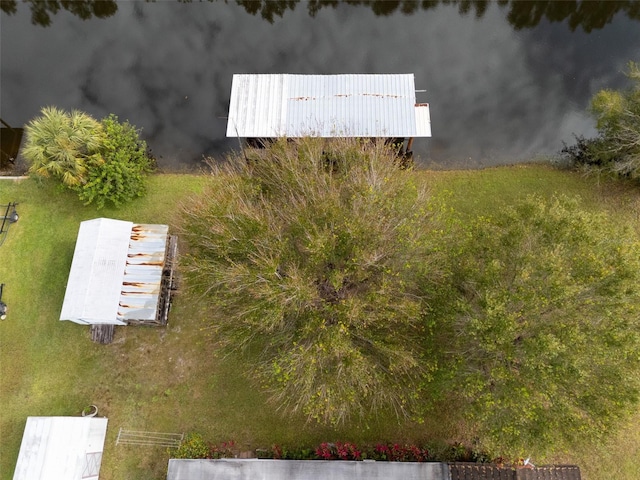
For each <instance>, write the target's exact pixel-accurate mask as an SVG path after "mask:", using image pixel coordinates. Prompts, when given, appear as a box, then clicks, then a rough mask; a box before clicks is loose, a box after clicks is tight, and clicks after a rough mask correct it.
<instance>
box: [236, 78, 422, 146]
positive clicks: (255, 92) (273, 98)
mask: <svg viewBox="0 0 640 480" xmlns="http://www.w3.org/2000/svg"><path fill="white" fill-rule="evenodd" d="M305 136H311V137H373V138H414V137H430V136H431V118H430V113H429V105H428V104H426V103H417V102H416V89H415V81H414V75H413V74H412V73H410V74H384V75H371V74H353V75H352V74H349V75H290V74H273V75H272V74H236V75H234V76H233V83H232V86H231V101H230V106H229V120H228V123H227V137H239V138H276V137H288V138H295V137H305Z"/></svg>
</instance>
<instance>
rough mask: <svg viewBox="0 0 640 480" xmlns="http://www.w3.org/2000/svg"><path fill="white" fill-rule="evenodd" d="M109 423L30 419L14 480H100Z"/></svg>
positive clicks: (93, 419)
mask: <svg viewBox="0 0 640 480" xmlns="http://www.w3.org/2000/svg"><path fill="white" fill-rule="evenodd" d="M106 434H107V419H106V418H96V417H28V418H27V424H26V426H25V428H24V434H23V436H22V444H21V445H20V453H19V454H18V462H17V464H16V469H15V472H14V475H13V480H80V479H82V480H97V479H98V475H99V473H100V464H101V462H102V451H103V449H104V439H105V437H106Z"/></svg>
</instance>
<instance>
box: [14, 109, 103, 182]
mask: <svg viewBox="0 0 640 480" xmlns="http://www.w3.org/2000/svg"><path fill="white" fill-rule="evenodd" d="M41 114H42V115H41V116H39V117H36V118H34V119H33V120H31V121H30V122H29V123H28V124H27V125H26V126H25V129H24V130H25V145H24V148H23V150H22V154H23V156H24V158H25V159H26V160H27V161H28V162H29V163H30V167H29V172H30V173H32V174H35V175H39V176H41V177H53V178H55V179H56V180H59V181H61V182H62V184H63V185H65V186H67V187H69V188H74V187H76V186H79V185H82V184H84V183H85V182H86V181H87V175H88V173H89V171H90V169H91V167H92V166H93V165H95V164H96V163H98V162H99V160H100V154H99V150H100V147H101V146H102V145H103V143H104V141H105V136H104V131H103V127H102V125H101V124H100V123H99V122H98V121H97V120H95V119H94V118H93V117H91V116H90V115H88V114H86V113H84V112H80V111H79V110H73V111H71V112H65V111H64V110H61V109H59V108H56V107H45V108H43V109H42V110H41Z"/></svg>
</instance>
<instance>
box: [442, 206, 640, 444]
mask: <svg viewBox="0 0 640 480" xmlns="http://www.w3.org/2000/svg"><path fill="white" fill-rule="evenodd" d="M464 230H466V231H467V234H466V235H463V236H460V237H459V238H462V239H463V241H462V242H461V243H460V244H459V246H458V247H457V252H458V253H456V254H455V255H452V256H451V257H450V258H451V260H452V268H451V273H452V274H451V284H450V286H451V287H453V290H451V289H449V288H447V287H446V285H443V286H441V287H440V288H444V290H445V292H446V297H444V298H443V299H442V301H440V302H439V301H437V300H436V303H439V315H440V318H439V319H438V320H437V321H438V322H439V323H440V325H441V326H442V327H443V329H444V331H445V332H447V333H448V334H449V335H450V340H449V342H448V345H447V347H446V349H447V355H448V361H447V362H446V363H447V364H448V365H456V368H457V372H456V375H455V376H454V379H453V383H452V385H453V388H454V389H455V391H456V392H459V393H460V394H461V395H463V396H464V397H465V399H466V400H467V401H468V402H469V410H468V411H467V412H468V416H469V419H470V421H471V423H472V424H473V425H475V428H477V429H478V432H479V434H480V435H481V438H482V442H483V443H484V445H486V446H487V447H488V448H490V449H491V450H494V451H495V450H496V449H500V448H504V446H509V447H510V448H512V449H516V451H521V452H523V451H526V450H528V449H530V448H532V447H534V448H537V449H539V448H541V446H548V448H553V447H555V446H565V447H566V446H568V445H572V444H575V443H576V442H580V441H584V440H585V439H589V438H591V439H596V438H602V437H603V436H605V435H606V433H607V432H608V431H609V430H610V429H611V428H612V427H614V426H615V425H616V421H617V420H618V419H619V418H620V417H624V416H625V415H626V414H627V413H628V411H629V410H628V409H629V408H630V407H631V406H633V405H636V404H637V401H638V387H639V383H638V380H639V379H638V368H639V367H640V363H639V361H640V356H639V353H640V288H639V286H640V273H639V272H640V242H639V239H638V235H637V232H635V231H633V230H631V229H628V228H625V227H621V226H619V225H617V224H616V223H615V222H614V221H612V220H611V219H609V218H607V217H606V216H604V215H602V214H596V213H591V212H588V211H587V210H585V209H582V208H580V204H579V201H578V200H577V199H570V198H567V197H557V198H553V199H551V200H550V201H549V200H543V199H541V198H537V197H531V198H527V199H524V200H523V201H522V202H520V203H518V204H516V205H513V206H508V207H506V208H505V209H503V210H501V211H499V212H496V213H495V214H494V215H493V216H491V217H481V218H478V219H476V220H474V221H472V222H470V223H469V224H468V225H467V226H466V227H465V229H464ZM452 291H453V292H455V293H454V294H452V293H451V292H452ZM456 358H457V361H456Z"/></svg>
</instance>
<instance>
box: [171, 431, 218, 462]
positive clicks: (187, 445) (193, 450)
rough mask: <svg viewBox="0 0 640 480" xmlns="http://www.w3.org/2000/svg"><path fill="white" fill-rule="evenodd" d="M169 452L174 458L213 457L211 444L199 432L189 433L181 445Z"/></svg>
mask: <svg viewBox="0 0 640 480" xmlns="http://www.w3.org/2000/svg"><path fill="white" fill-rule="evenodd" d="M169 453H170V455H171V457H172V458H185V459H191V458H211V452H210V450H209V445H208V444H207V442H205V440H204V438H202V435H200V434H199V433H189V434H188V435H187V436H186V438H185V439H184V441H183V442H182V443H181V444H180V446H179V447H178V448H177V449H176V450H175V451H170V452H169Z"/></svg>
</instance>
